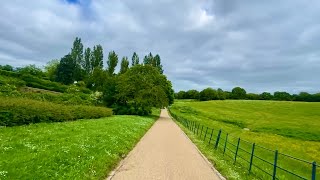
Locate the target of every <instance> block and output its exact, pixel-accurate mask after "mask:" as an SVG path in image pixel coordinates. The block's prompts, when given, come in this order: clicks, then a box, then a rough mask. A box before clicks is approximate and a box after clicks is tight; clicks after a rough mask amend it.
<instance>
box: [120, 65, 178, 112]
mask: <svg viewBox="0 0 320 180" xmlns="http://www.w3.org/2000/svg"><path fill="white" fill-rule="evenodd" d="M116 91H117V94H116V96H115V97H116V105H118V106H125V107H130V108H131V107H133V108H134V109H135V110H138V109H141V110H142V111H145V110H149V109H151V107H157V108H162V107H166V106H168V105H169V104H170V103H173V90H172V85H171V83H170V81H168V80H167V78H166V77H165V76H164V75H162V74H160V72H159V71H158V69H156V68H154V67H152V66H148V65H146V66H142V65H136V66H134V67H132V68H130V69H129V70H128V71H127V72H126V73H124V74H122V75H120V76H119V78H118V79H117V83H116ZM130 108H127V109H130ZM123 109H124V108H123ZM119 112H122V111H115V113H119Z"/></svg>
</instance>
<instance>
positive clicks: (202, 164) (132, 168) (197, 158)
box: [108, 110, 220, 180]
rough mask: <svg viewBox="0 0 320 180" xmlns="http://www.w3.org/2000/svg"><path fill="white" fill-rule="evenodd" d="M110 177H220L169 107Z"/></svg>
mask: <svg viewBox="0 0 320 180" xmlns="http://www.w3.org/2000/svg"><path fill="white" fill-rule="evenodd" d="M108 179H112V180H118V179H130V180H135V179H136V180H144V179H146V180H152V179H174V180H176V179H192V180H196V179H201V180H206V179H220V176H218V173H217V171H216V170H215V169H214V168H213V167H212V165H211V164H210V163H209V162H208V161H207V160H206V159H205V158H204V157H203V156H202V155H201V154H200V153H199V151H198V149H197V148H196V147H195V145H194V144H193V143H192V142H191V141H190V140H189V139H188V137H186V135H185V134H184V132H183V131H182V130H181V129H180V128H179V127H178V126H177V125H176V124H175V123H174V122H173V121H172V119H171V118H170V117H169V115H168V112H167V110H162V111H161V116H160V118H159V120H158V121H156V122H155V124H154V125H153V126H152V127H151V128H150V130H149V131H148V132H147V133H146V134H145V136H144V137H143V138H142V139H141V141H140V142H139V143H138V144H137V146H136V147H135V148H134V149H133V150H132V151H131V152H130V153H129V155H128V156H127V157H126V158H125V159H124V160H123V161H122V162H121V163H120V165H119V167H118V168H117V169H115V170H114V171H113V172H112V173H111V174H110V176H109V177H108Z"/></svg>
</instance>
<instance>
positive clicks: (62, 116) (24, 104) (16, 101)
mask: <svg viewBox="0 0 320 180" xmlns="http://www.w3.org/2000/svg"><path fill="white" fill-rule="evenodd" d="M111 115H112V111H111V109H108V108H103V107H94V106H66V105H61V104H54V103H50V102H40V101H36V100H30V99H23V98H4V97H0V126H18V125H25V124H31V123H40V122H63V121H73V120H77V119H93V118H100V117H106V116H111Z"/></svg>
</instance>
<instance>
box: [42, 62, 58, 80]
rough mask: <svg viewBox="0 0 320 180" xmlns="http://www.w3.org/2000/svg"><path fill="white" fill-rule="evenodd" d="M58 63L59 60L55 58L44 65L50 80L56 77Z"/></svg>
mask: <svg viewBox="0 0 320 180" xmlns="http://www.w3.org/2000/svg"><path fill="white" fill-rule="evenodd" d="M59 64H60V61H59V60H57V59H54V60H51V61H49V62H48V63H47V65H46V66H45V67H44V69H45V74H46V76H47V77H48V79H49V80H50V81H55V80H56V79H57V70H58V66H59Z"/></svg>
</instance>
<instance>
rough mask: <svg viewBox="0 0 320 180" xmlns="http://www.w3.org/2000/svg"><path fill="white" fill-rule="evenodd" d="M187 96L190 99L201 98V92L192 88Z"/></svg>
mask: <svg viewBox="0 0 320 180" xmlns="http://www.w3.org/2000/svg"><path fill="white" fill-rule="evenodd" d="M186 96H187V98H188V99H199V97H200V93H199V91H197V90H194V89H192V90H189V91H187V92H186Z"/></svg>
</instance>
